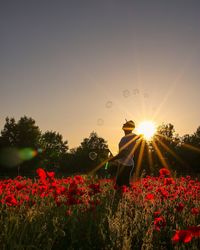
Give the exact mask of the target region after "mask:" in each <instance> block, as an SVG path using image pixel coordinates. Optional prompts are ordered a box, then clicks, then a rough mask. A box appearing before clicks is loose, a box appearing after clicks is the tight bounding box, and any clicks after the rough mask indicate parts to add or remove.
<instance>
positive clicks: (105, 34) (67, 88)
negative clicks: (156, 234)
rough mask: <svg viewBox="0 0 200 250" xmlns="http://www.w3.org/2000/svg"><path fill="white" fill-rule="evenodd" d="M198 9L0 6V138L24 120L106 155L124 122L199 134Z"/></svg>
mask: <svg viewBox="0 0 200 250" xmlns="http://www.w3.org/2000/svg"><path fill="white" fill-rule="evenodd" d="M199 13H200V1H199V0H168V1H162V0H157V1H155V0H151V1H149V0H137V1H136V0H123V1H122V0H115V1H114V0H101V1H98V0H90V1H89V0H84V1H83V0H79V1H76V0H71V1H70V0H65V1H61V0H54V1H51V0H24V1H21V0H17V1H16V0H13V1H11V0H1V2H0V38H1V39H0V129H3V126H4V124H5V118H6V117H7V116H8V117H14V118H15V119H16V120H18V119H20V117H22V116H24V115H26V116H28V117H32V118H33V119H34V120H35V121H36V124H37V125H38V126H39V128H40V129H41V130H42V132H45V131H47V130H52V131H56V132H59V133H60V134H62V135H63V138H64V139H65V140H67V141H68V145H69V148H74V147H77V146H79V145H80V143H81V141H82V140H83V139H84V138H86V137H89V135H90V133H91V132H92V131H95V132H97V134H98V136H101V137H103V138H104V139H105V140H106V141H107V142H108V145H109V147H110V149H111V150H112V151H113V152H116V151H117V148H118V142H119V140H120V138H121V137H122V136H123V131H122V129H121V128H122V124H123V123H124V122H125V119H127V120H129V119H131V120H133V121H135V123H136V125H138V124H139V123H140V122H141V121H142V120H146V119H151V120H154V121H155V122H156V124H158V125H160V124H162V123H172V124H173V125H174V127H175V130H176V132H177V133H178V134H179V135H181V136H182V135H184V134H191V133H194V132H195V131H196V129H197V127H198V126H199V125H200V115H199V109H198V107H199V106H200V98H199V93H200V83H199V74H200V28H199V27H200V15H199Z"/></svg>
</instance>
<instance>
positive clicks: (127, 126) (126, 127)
mask: <svg viewBox="0 0 200 250" xmlns="http://www.w3.org/2000/svg"><path fill="white" fill-rule="evenodd" d="M134 128H135V123H134V122H133V121H132V120H130V121H126V123H124V124H123V127H122V129H123V130H133V129H134Z"/></svg>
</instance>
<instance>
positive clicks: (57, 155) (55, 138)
mask: <svg viewBox="0 0 200 250" xmlns="http://www.w3.org/2000/svg"><path fill="white" fill-rule="evenodd" d="M67 143H68V142H67V141H63V137H62V135H61V134H59V133H56V132H55V131H47V132H45V133H44V134H42V136H41V137H40V140H39V144H40V147H41V150H42V154H41V157H40V159H41V161H40V164H41V166H42V167H43V168H46V169H47V170H53V171H56V170H57V171H58V169H59V167H60V164H61V162H62V160H63V158H64V157H65V155H66V154H67V150H68V145H67Z"/></svg>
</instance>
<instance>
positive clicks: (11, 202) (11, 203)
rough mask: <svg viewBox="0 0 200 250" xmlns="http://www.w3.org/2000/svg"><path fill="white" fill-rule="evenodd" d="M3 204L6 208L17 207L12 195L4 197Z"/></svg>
mask: <svg viewBox="0 0 200 250" xmlns="http://www.w3.org/2000/svg"><path fill="white" fill-rule="evenodd" d="M5 203H6V205H8V206H10V207H11V206H16V205H17V200H16V199H15V197H14V195H12V194H11V195H8V196H6V198H5Z"/></svg>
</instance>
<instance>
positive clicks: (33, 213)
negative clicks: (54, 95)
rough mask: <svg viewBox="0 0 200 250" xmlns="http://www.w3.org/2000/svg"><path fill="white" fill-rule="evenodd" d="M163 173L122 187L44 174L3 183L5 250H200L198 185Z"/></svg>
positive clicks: (0, 209) (0, 206) (0, 239)
mask: <svg viewBox="0 0 200 250" xmlns="http://www.w3.org/2000/svg"><path fill="white" fill-rule="evenodd" d="M159 172H160V175H159V176H158V177H150V176H147V177H145V178H142V179H139V180H138V181H137V182H133V183H132V185H131V186H130V187H126V186H123V187H122V188H121V189H118V188H117V187H115V185H114V182H113V180H111V179H96V178H92V177H89V176H80V175H79V176H74V177H68V178H62V179H58V178H55V173H53V172H46V171H44V170H43V169H38V170H37V174H38V177H39V178H37V179H35V180H31V179H27V178H23V177H20V176H18V177H17V178H16V179H8V180H4V181H0V216H1V218H0V226H1V232H0V245H1V249H3V250H9V249H16V250H18V249H21V250H25V249H26V250H27V249H44V250H45V249H46V250H50V249H59V250H62V249H63V250H64V249H82V250H84V249H87V250H89V249H116V250H118V249H119V250H120V249H126V250H129V249H155V250H156V249H157V250H160V249H188V250H189V249H193V250H197V249H199V248H198V246H199V243H200V242H199V240H200V227H199V223H200V193H199V190H200V182H199V181H198V180H197V179H196V180H193V179H192V178H191V177H190V176H187V177H186V178H184V177H181V178H176V179H174V178H172V177H171V176H170V172H169V170H168V169H160V171H159Z"/></svg>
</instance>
